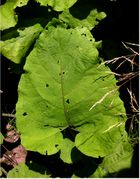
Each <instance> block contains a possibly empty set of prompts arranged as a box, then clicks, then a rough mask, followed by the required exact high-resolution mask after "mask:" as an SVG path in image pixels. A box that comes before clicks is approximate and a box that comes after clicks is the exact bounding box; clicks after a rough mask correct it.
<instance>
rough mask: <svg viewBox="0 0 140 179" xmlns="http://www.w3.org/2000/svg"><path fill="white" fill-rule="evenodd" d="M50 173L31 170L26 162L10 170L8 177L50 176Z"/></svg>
mask: <svg viewBox="0 0 140 179" xmlns="http://www.w3.org/2000/svg"><path fill="white" fill-rule="evenodd" d="M49 176H50V175H48V174H46V173H44V174H41V173H38V172H36V171H33V170H30V169H29V168H28V167H27V165H25V164H24V163H22V164H19V165H18V166H16V167H15V168H13V169H12V170H10V171H9V172H8V175H7V177H8V178H48V177H49Z"/></svg>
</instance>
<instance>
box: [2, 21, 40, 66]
mask: <svg viewBox="0 0 140 179" xmlns="http://www.w3.org/2000/svg"><path fill="white" fill-rule="evenodd" d="M42 30H43V28H42V27H41V26H40V24H35V25H34V26H31V27H28V28H25V29H24V30H18V32H19V36H18V37H16V38H12V39H9V40H5V41H1V43H0V50H1V53H2V55H4V56H5V57H6V58H8V59H10V60H11V61H13V62H14V63H20V62H21V59H22V58H23V57H25V55H26V53H27V52H28V50H29V48H30V46H31V45H32V44H33V42H34V41H35V40H36V39H37V38H38V36H39V33H40V32H41V31H42Z"/></svg>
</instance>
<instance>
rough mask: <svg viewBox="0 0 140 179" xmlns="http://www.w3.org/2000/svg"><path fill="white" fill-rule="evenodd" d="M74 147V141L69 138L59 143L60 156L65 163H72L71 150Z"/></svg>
mask: <svg viewBox="0 0 140 179" xmlns="http://www.w3.org/2000/svg"><path fill="white" fill-rule="evenodd" d="M73 147H74V142H72V141H71V140H70V139H68V138H65V139H64V140H63V142H62V144H61V154H60V158H61V159H62V160H63V161H64V162H66V163H72V159H71V150H72V148H73Z"/></svg>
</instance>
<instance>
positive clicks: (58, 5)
mask: <svg viewBox="0 0 140 179" xmlns="http://www.w3.org/2000/svg"><path fill="white" fill-rule="evenodd" d="M36 1H37V2H39V3H40V4H41V5H42V6H47V5H49V6H51V7H52V8H53V9H54V10H56V11H63V10H65V9H68V8H70V7H71V6H72V5H73V4H74V3H75V2H76V1H77V0H65V1H63V0H53V1H52V0H36Z"/></svg>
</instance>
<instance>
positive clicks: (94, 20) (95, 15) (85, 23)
mask: <svg viewBox="0 0 140 179" xmlns="http://www.w3.org/2000/svg"><path fill="white" fill-rule="evenodd" d="M105 17H106V14H105V13H104V12H98V11H97V9H93V10H92V11H91V12H90V14H89V15H88V16H87V17H86V18H85V19H82V20H81V19H78V18H75V17H74V16H73V15H72V14H71V13H70V11H69V10H66V11H64V12H63V13H62V14H60V15H59V19H60V20H63V21H64V22H65V23H67V24H68V25H69V26H70V27H71V28H76V27H87V28H88V29H89V30H92V29H93V28H94V27H95V26H96V25H97V24H98V23H99V22H98V20H102V19H104V18H105Z"/></svg>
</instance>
